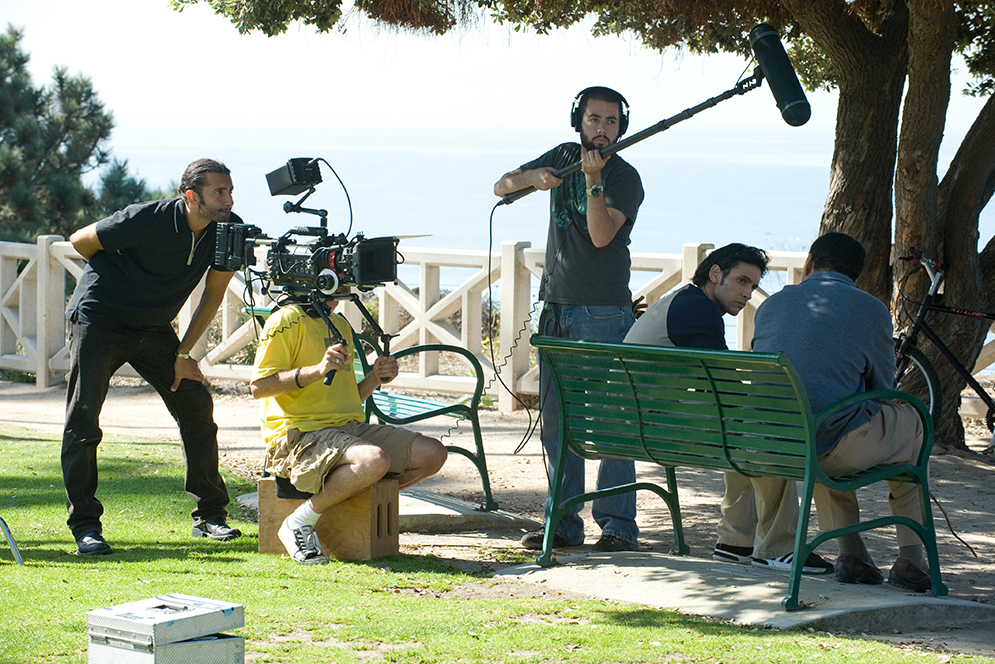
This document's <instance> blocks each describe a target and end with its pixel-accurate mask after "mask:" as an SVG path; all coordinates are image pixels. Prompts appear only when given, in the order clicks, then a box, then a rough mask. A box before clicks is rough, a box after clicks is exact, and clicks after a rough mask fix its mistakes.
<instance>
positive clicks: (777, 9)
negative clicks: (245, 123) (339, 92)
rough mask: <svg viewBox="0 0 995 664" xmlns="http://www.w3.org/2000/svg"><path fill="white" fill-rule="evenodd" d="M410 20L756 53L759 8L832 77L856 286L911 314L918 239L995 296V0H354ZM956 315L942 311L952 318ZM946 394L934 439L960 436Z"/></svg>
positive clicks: (294, 5) (955, 342) (943, 330)
mask: <svg viewBox="0 0 995 664" xmlns="http://www.w3.org/2000/svg"><path fill="white" fill-rule="evenodd" d="M171 1H172V3H173V5H174V6H176V7H177V8H182V7H183V6H185V5H187V4H192V3H195V2H198V1H203V2H207V3H208V4H210V5H211V6H212V7H213V8H214V10H215V11H216V12H217V13H219V14H223V15H225V16H228V17H229V18H230V19H231V20H232V22H233V23H235V25H236V26H237V27H238V29H239V30H240V31H241V32H249V31H253V30H261V31H262V32H264V33H266V34H268V35H275V34H279V33H281V32H283V31H284V30H286V27H287V24H288V23H289V22H290V21H294V20H302V21H304V22H305V23H308V24H312V25H315V26H317V27H318V29H319V30H330V29H332V28H333V27H335V26H336V25H340V26H341V22H342V20H343V18H344V16H343V13H342V12H343V9H342V4H341V0H282V1H281V2H279V3H273V2H269V1H268V0H240V2H237V3H234V2H230V1H229V0H171ZM352 11H354V12H357V13H359V14H363V15H365V16H367V17H369V18H371V19H373V20H374V21H377V22H378V23H380V24H382V25H387V26H391V27H396V28H398V29H401V30H422V31H427V32H430V33H436V34H439V33H443V32H446V31H448V30H451V29H453V28H456V27H459V26H461V25H462V24H463V23H465V22H466V21H468V20H469V18H470V17H477V16H479V15H481V14H482V13H489V14H490V15H491V17H492V18H494V19H496V20H498V21H500V22H504V23H509V24H511V25H513V26H515V28H516V29H521V28H527V29H532V30H535V31H536V32H538V33H540V34H543V33H546V32H549V31H550V30H552V29H554V28H560V27H567V26H570V25H573V24H575V23H577V22H579V21H581V20H582V19H586V18H588V17H591V16H593V17H594V18H595V22H594V26H593V29H592V30H593V33H594V34H595V35H596V36H597V35H609V34H626V35H635V36H636V37H637V38H638V39H640V40H641V41H642V42H643V43H644V44H645V45H646V47H647V48H650V49H654V50H658V51H662V50H665V49H669V48H677V49H686V50H688V51H691V52H693V53H699V54H708V53H718V52H728V53H737V54H740V55H744V56H745V55H748V54H749V53H750V46H749V40H748V35H749V31H750V29H752V28H753V27H754V26H755V25H756V24H757V23H760V22H766V23H770V24H772V25H774V26H775V27H776V28H777V29H778V30H779V32H780V34H781V35H782V38H783V40H784V41H785V43H786V44H787V47H788V49H789V54H790V55H791V57H792V60H793V62H794V64H795V66H796V69H797V70H798V72H799V76H800V78H801V80H802V82H803V83H804V84H805V85H806V86H807V87H808V88H809V89H810V90H811V89H816V88H825V89H838V90H839V102H838V107H837V115H836V141H835V151H834V154H833V158H832V163H831V165H830V166H831V181H830V188H829V193H828V196H827V199H826V206H825V210H824V212H823V216H822V219H821V221H820V230H821V231H822V232H825V231H830V230H835V231H843V232H846V233H849V234H851V235H853V236H854V237H856V238H857V239H858V240H860V241H861V242H862V243H863V244H864V246H865V247H867V249H868V266H867V269H866V270H865V273H864V275H863V276H862V277H861V280H860V281H859V282H858V285H859V286H860V287H862V288H864V289H865V290H867V291H868V292H871V293H873V294H875V295H876V296H877V297H879V298H880V299H881V300H882V301H884V302H888V303H890V304H892V305H893V312H894V313H895V317H896V324H897V326H898V327H899V328H900V327H901V326H903V325H905V324H907V322H908V319H907V316H906V315H905V313H904V308H903V307H902V306H900V305H901V304H902V303H900V302H896V301H895V297H896V295H897V293H896V289H895V284H896V283H898V282H902V283H906V284H908V285H909V286H910V288H911V291H910V292H909V293H907V295H908V296H909V297H911V298H913V299H915V298H916V297H917V296H918V295H919V294H920V293H921V292H922V289H923V288H924V287H925V283H924V281H925V280H923V279H915V278H913V279H909V280H904V279H903V278H904V276H905V274H904V272H903V270H904V269H905V268H899V267H898V266H897V265H895V266H894V267H893V258H892V257H893V255H897V256H900V255H903V254H905V253H907V250H908V248H909V247H910V246H916V247H918V248H920V249H922V250H923V251H924V252H926V253H927V254H928V255H930V256H934V257H936V258H939V259H940V260H942V261H943V262H944V263H946V264H947V265H949V266H950V268H949V270H948V272H947V284H946V290H945V293H944V295H943V297H944V298H946V299H947V300H948V301H949V302H950V303H951V304H952V305H956V306H959V307H963V308H976V309H984V308H987V309H989V310H991V309H992V308H995V239H990V238H982V239H981V240H982V244H983V246H982V247H981V248H980V250H979V237H978V220H979V215H980V213H981V210H982V209H984V207H985V206H986V205H987V204H988V201H989V200H990V199H991V197H992V194H993V190H995V98H993V97H992V94H993V92H995V2H992V1H990V0H988V1H981V0H961V1H958V2H955V1H954V0H435V1H433V0H385V1H383V2H375V1H374V0H355V1H354V4H353V10H352ZM955 53H959V54H961V55H962V56H963V58H964V59H965V62H966V64H967V68H968V71H969V72H970V73H971V74H972V75H973V77H974V81H973V82H972V83H971V84H970V86H969V89H968V90H967V92H968V93H969V94H974V95H978V96H981V97H988V101H987V103H986V104H985V105H984V107H983V109H982V111H981V112H980V114H979V115H978V117H977V119H976V120H975V122H974V125H973V126H972V128H971V130H970V131H969V132H968V134H967V136H966V137H965V139H964V141H963V142H962V144H961V145H960V147H959V149H958V150H957V153H956V155H955V157H954V159H953V161H952V163H951V165H950V167H949V168H948V169H947V171H946V172H945V173H942V174H941V173H939V169H938V161H939V160H938V155H939V148H940V143H941V141H942V139H943V134H944V127H945V124H946V113H947V107H948V105H949V99H950V94H951V90H950V87H951V63H952V61H953V55H954V54H955ZM950 318H955V317H947V319H950ZM933 323H934V325H933V327H934V328H936V329H938V331H939V333H940V335H941V337H942V338H943V339H945V340H947V342H948V345H949V346H950V347H951V349H953V351H954V353H955V354H956V355H957V356H958V357H960V358H961V359H962V360H964V363H965V364H966V365H967V366H971V364H972V363H973V362H974V360H975V359H976V358H977V357H978V355H979V353H980V351H981V347H982V344H983V343H984V340H985V334H986V331H987V327H986V326H983V325H981V324H980V323H979V324H973V325H965V324H963V323H962V322H961V321H960V320H959V319H958V320H944V319H935V320H934V321H933ZM926 350H927V353H928V354H931V355H932V356H933V357H934V358H935V359H936V362H935V364H936V366H937V369H939V370H940V374H941V379H942V382H943V389H944V394H948V395H959V394H960V391H961V389H963V387H964V385H965V382H964V380H963V379H962V378H961V377H960V376H958V375H956V373H955V372H954V371H953V370H952V369H951V368H950V367H949V366H948V365H947V364H946V362H945V361H943V360H941V359H939V354H938V353H936V352H935V350H934V349H928V348H927V349H926ZM959 401H960V400H959V398H957V399H948V400H947V401H946V402H945V404H944V410H943V415H942V418H941V422H940V423H939V427H938V429H937V446H938V447H943V446H947V445H952V446H959V447H963V446H964V433H963V428H962V425H961V422H960V418H959V416H958V414H957V409H958V407H959Z"/></svg>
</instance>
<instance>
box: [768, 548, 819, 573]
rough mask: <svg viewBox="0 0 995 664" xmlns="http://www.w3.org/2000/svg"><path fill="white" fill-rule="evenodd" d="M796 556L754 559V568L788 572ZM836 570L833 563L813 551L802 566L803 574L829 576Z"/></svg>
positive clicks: (791, 554)
mask: <svg viewBox="0 0 995 664" xmlns="http://www.w3.org/2000/svg"><path fill="white" fill-rule="evenodd" d="M794 555H795V554H794V553H787V554H785V555H783V556H781V557H780V558H754V559H753V566H754V567H766V568H767V569H778V570H781V571H784V572H788V571H790V570H791V561H792V560H794ZM834 569H835V568H834V566H833V565H832V563H827V562H826V561H825V560H823V559H822V558H821V557H819V556H818V555H816V554H815V552H814V551H813V552H812V553H810V554H808V558H806V559H805V564H804V565H802V574H829V573H830V572H832V571H833V570H834Z"/></svg>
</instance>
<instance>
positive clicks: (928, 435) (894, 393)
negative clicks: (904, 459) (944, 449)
mask: <svg viewBox="0 0 995 664" xmlns="http://www.w3.org/2000/svg"><path fill="white" fill-rule="evenodd" d="M884 400H896V401H904V402H906V403H908V404H910V405H911V406H912V407H913V408H915V409H916V412H917V413H918V414H919V419H920V420H922V447H921V448H920V449H919V459H918V460H917V461H916V465H917V466H920V465H922V462H923V459H927V458H929V454H930V451H931V450H932V448H933V418H932V417H931V416H930V414H929V410H928V409H927V408H926V406H925V404H923V402H922V401H920V400H919V398H918V397H916V396H915V395H914V394H909V393H908V392H900V391H898V390H874V391H871V392H858V393H857V394H852V395H850V396H848V397H846V398H844V399H840V400H839V401H837V402H836V403H834V404H831V405H829V406H827V407H826V408H824V409H823V410H821V411H820V412H819V413H817V414H816V415H815V428H816V429H817V430H818V428H819V427H820V426H821V425H822V423H823V422H825V421H826V420H827V419H828V418H830V417H832V416H833V415H835V414H837V413H839V412H841V411H843V410H846V409H847V408H850V407H851V406H853V405H855V404H858V403H861V402H863V401H884Z"/></svg>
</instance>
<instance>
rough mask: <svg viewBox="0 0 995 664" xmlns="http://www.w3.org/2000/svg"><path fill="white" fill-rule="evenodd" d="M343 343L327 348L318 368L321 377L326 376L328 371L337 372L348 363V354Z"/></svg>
mask: <svg viewBox="0 0 995 664" xmlns="http://www.w3.org/2000/svg"><path fill="white" fill-rule="evenodd" d="M348 350H349V349H348V348H346V345H345V344H343V343H338V344H335V345H334V346H329V347H328V349H327V350H326V351H325V356H324V357H322V358H321V362H319V363H318V366H319V367H320V368H321V375H322V376H327V375H328V372H329V371H338V370H339V369H341V368H342V367H344V366H345V365H346V362H348V361H349V352H348Z"/></svg>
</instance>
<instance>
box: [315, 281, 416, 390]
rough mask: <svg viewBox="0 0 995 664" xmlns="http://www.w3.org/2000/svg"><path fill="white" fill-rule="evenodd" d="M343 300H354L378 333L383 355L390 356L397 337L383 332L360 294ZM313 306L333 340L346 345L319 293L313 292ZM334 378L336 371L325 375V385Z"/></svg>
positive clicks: (330, 382) (351, 294)
mask: <svg viewBox="0 0 995 664" xmlns="http://www.w3.org/2000/svg"><path fill="white" fill-rule="evenodd" d="M341 299H344V300H352V302H353V303H355V305H356V306H357V307H358V308H359V312H360V313H361V314H363V318H365V319H366V322H368V323H369V324H370V327H372V328H373V331H374V332H375V333H376V335H377V340H378V341H379V342H380V346H381V347H382V348H383V354H384V355H390V340H391V339H392V338H394V337H396V336H397V335H396V334H387V333H386V332H384V331H383V328H382V327H380V325H379V324H378V323H377V320H376V319H375V318H374V317H373V316H372V315H370V312H369V311H368V310H367V309H366V307H365V306H364V305H363V302H362V301H361V300H360V299H359V295H358V294H356V293H350V294H349V297H346V298H341ZM311 304H313V305H314V307H315V309H317V310H318V313H319V314H320V315H321V319H322V320H323V321H325V325H327V326H328V330H329V332H331V334H332V339H333V340H334V341H335V342H336V343H340V344H345V343H346V341H345V339H343V338H342V335H341V334H340V333H339V330H338V328H337V327H335V325H334V324H333V323H332V321H331V319H330V318H329V317H328V313H327V312H326V311H325V307H324V304H325V303H324V302H322V301H321V299H320V298H319V297H318V291H312V292H311ZM346 345H348V344H346ZM356 350H357V351H358V352H362V349H361V348H359V349H356ZM334 377H335V369H332V370H331V371H329V372H328V373H327V374H325V385H331V384H332V378H334ZM382 382H385V383H388V382H390V381H382Z"/></svg>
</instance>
